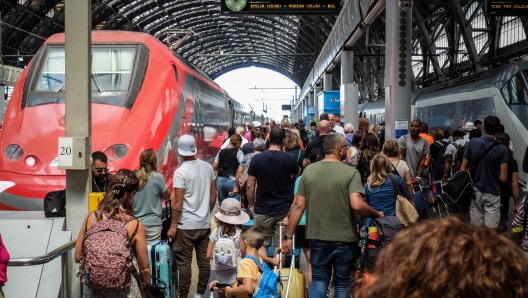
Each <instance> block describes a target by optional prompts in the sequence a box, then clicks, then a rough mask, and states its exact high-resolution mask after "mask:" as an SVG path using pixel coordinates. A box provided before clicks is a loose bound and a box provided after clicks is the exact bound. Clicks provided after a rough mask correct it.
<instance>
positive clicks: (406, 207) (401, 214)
mask: <svg viewBox="0 0 528 298" xmlns="http://www.w3.org/2000/svg"><path fill="white" fill-rule="evenodd" d="M390 179H391V180H392V186H393V187H394V190H395V191H396V217H397V218H399V219H400V220H401V221H402V223H403V224H404V225H405V226H408V225H410V224H412V223H415V222H416V221H418V218H419V217H420V215H418V212H417V211H416V208H414V206H413V205H412V204H411V202H409V200H407V198H405V197H404V196H403V195H402V194H401V192H400V190H399V189H398V188H397V187H396V181H395V180H394V176H392V174H391V175H390Z"/></svg>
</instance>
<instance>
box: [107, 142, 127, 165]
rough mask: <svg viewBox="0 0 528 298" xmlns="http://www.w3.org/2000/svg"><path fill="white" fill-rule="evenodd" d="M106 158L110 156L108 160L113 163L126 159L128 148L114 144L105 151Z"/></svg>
mask: <svg viewBox="0 0 528 298" xmlns="http://www.w3.org/2000/svg"><path fill="white" fill-rule="evenodd" d="M104 153H105V154H106V156H108V159H109V160H111V161H116V160H120V159H121V158H123V157H125V155H127V153H128V147H127V146H126V145H123V144H114V145H112V146H110V147H108V148H106V150H105V151H104Z"/></svg>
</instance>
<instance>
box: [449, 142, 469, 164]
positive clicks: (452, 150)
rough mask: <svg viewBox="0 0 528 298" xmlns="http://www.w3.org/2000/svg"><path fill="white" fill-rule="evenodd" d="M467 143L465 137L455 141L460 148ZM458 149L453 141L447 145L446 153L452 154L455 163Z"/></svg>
mask: <svg viewBox="0 0 528 298" xmlns="http://www.w3.org/2000/svg"><path fill="white" fill-rule="evenodd" d="M465 143H466V141H464V140H463V139H458V140H456V141H455V144H457V145H458V146H459V148H460V147H462V146H464V144H465ZM457 151H458V149H457V148H456V147H455V145H453V144H452V143H449V145H447V147H446V151H445V154H451V160H452V161H453V165H454V164H455V162H456V160H455V157H456V154H457Z"/></svg>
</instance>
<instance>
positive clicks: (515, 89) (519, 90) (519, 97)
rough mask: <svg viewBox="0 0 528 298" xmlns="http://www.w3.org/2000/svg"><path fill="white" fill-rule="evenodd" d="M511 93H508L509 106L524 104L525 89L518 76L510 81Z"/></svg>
mask: <svg viewBox="0 0 528 298" xmlns="http://www.w3.org/2000/svg"><path fill="white" fill-rule="evenodd" d="M510 85H511V92H510V95H511V97H510V104H516V105H517V104H526V100H527V99H528V94H527V93H526V91H527V90H526V87H525V85H524V82H523V80H522V77H521V75H520V74H517V75H516V76H515V77H513V78H512V79H511V80H510Z"/></svg>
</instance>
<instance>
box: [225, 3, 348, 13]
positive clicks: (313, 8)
mask: <svg viewBox="0 0 528 298" xmlns="http://www.w3.org/2000/svg"><path fill="white" fill-rule="evenodd" d="M221 7H222V13H224V14H338V13H339V0H337V1H336V0H221Z"/></svg>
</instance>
